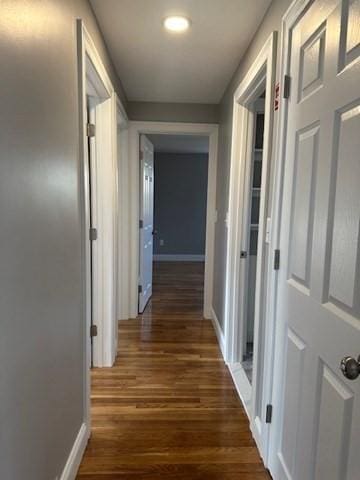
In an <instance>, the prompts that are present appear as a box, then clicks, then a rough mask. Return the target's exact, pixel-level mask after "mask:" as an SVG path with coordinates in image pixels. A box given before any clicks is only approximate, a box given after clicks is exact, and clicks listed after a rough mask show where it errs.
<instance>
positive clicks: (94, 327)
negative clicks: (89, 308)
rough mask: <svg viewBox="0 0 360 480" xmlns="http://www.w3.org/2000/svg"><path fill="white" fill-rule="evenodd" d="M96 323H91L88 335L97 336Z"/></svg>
mask: <svg viewBox="0 0 360 480" xmlns="http://www.w3.org/2000/svg"><path fill="white" fill-rule="evenodd" d="M97 334H98V332H97V325H91V327H90V337H97Z"/></svg>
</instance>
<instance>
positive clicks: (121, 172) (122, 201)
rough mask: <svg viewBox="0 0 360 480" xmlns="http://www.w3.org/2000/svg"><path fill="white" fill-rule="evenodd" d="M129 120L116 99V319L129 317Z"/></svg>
mask: <svg viewBox="0 0 360 480" xmlns="http://www.w3.org/2000/svg"><path fill="white" fill-rule="evenodd" d="M128 137H129V119H128V117H127V114H126V111H125V109H124V107H123V105H122V103H121V101H120V100H119V98H117V139H118V141H117V157H118V205H117V207H118V242H117V249H118V254H117V257H118V278H117V282H118V283H117V292H118V301H117V319H118V320H126V319H128V318H129V317H130V305H129V278H130V264H129V249H130V229H129V197H130V190H129V181H128V177H129V155H128V143H129V142H128Z"/></svg>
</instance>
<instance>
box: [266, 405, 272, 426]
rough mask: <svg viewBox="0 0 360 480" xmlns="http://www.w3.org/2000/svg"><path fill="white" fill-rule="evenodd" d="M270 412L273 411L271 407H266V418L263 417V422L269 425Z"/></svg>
mask: <svg viewBox="0 0 360 480" xmlns="http://www.w3.org/2000/svg"><path fill="white" fill-rule="evenodd" d="M272 411H273V407H272V405H266V416H265V422H266V423H271V420H272Z"/></svg>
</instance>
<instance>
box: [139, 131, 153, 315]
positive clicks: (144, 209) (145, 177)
mask: <svg viewBox="0 0 360 480" xmlns="http://www.w3.org/2000/svg"><path fill="white" fill-rule="evenodd" d="M153 223H154V147H153V144H152V143H151V142H150V140H149V139H148V138H147V137H146V136H145V135H140V222H139V228H140V236H139V238H140V256H139V257H140V271H139V313H142V312H143V311H144V309H145V307H146V305H147V303H148V301H149V299H150V297H151V295H152V270H153V230H154V225H153Z"/></svg>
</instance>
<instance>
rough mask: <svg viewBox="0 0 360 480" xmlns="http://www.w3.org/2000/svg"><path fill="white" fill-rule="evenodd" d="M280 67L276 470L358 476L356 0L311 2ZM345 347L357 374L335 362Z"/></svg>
mask: <svg viewBox="0 0 360 480" xmlns="http://www.w3.org/2000/svg"><path fill="white" fill-rule="evenodd" d="M289 73H290V77H291V93H290V99H289V100H288V101H289V104H288V107H289V110H288V117H287V133H286V154H285V155H286V157H285V158H286V160H285V173H284V191H283V203H282V212H283V213H282V221H281V229H282V230H281V240H280V251H281V266H280V272H279V285H278V307H277V315H278V320H279V321H282V322H284V324H285V325H286V344H287V345H286V352H285V355H284V362H285V376H284V382H285V384H284V397H283V399H284V400H283V409H282V425H281V441H280V445H279V449H278V460H277V462H278V468H277V477H275V478H280V479H287V480H290V479H291V480H359V479H360V376H359V377H357V374H358V373H360V365H359V363H358V362H357V359H358V356H359V355H360V241H359V240H360V232H359V228H360V0H352V1H351V0H343V1H341V0H315V1H314V2H313V3H312V4H311V6H310V7H309V9H308V10H307V11H306V13H305V14H304V15H303V16H302V17H301V18H300V19H299V21H298V23H297V25H296V26H295V28H294V30H293V32H292V40H291V51H290V72H289ZM348 356H349V357H353V359H352V360H351V361H349V362H347V364H346V367H347V375H348V376H353V377H357V378H354V379H349V378H346V376H345V375H344V374H343V373H342V371H341V368H340V364H341V361H342V359H343V358H344V357H348ZM274 408H276V406H275V405H274Z"/></svg>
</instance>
